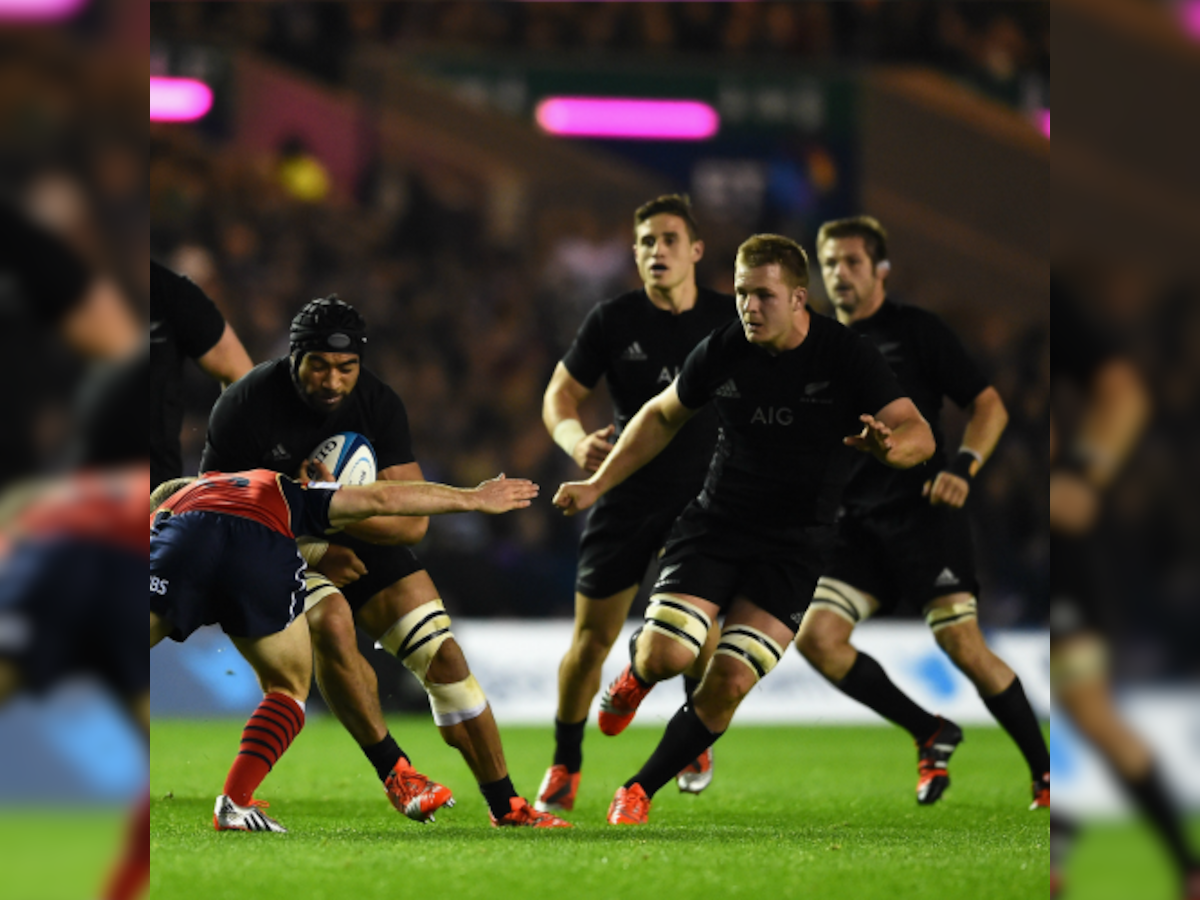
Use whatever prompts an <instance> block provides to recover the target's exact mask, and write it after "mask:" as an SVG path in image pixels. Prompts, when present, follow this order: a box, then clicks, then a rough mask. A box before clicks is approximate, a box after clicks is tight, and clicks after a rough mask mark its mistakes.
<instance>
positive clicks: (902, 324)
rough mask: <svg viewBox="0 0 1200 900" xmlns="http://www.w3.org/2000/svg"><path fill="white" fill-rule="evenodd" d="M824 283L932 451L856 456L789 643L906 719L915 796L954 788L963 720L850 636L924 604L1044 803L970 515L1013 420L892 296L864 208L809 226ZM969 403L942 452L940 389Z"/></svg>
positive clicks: (947, 335)
mask: <svg viewBox="0 0 1200 900" xmlns="http://www.w3.org/2000/svg"><path fill="white" fill-rule="evenodd" d="M817 254H818V261H819V263H820V266H821V277H822V278H823V279H824V281H825V289H826V291H827V292H828V294H829V296H830V298H831V299H832V301H833V306H834V310H835V312H836V314H837V318H838V321H839V322H841V323H842V324H843V325H845V326H847V327H848V328H850V330H851V331H853V332H855V333H856V334H860V335H862V336H863V337H864V338H866V339H867V340H868V341H870V342H871V343H872V344H874V345H875V347H876V348H877V349H878V350H879V352H880V353H881V354H882V355H883V358H884V359H885V360H887V362H888V365H890V366H891V368H892V371H893V372H895V373H896V378H897V379H899V381H900V386H901V387H902V388H903V389H904V391H905V393H907V394H908V395H909V396H910V397H912V398H913V401H914V402H915V403H916V404H917V408H918V409H920V410H921V414H922V415H923V416H925V418H926V419H927V420H928V421H929V423H930V425H931V427H932V428H933V434H934V437H935V439H936V440H937V444H938V449H937V450H936V451H935V452H934V455H933V456H932V457H931V458H930V459H928V460H927V461H926V462H924V463H922V464H921V465H919V466H914V467H913V468H911V469H907V470H904V471H897V470H895V469H889V468H887V467H886V466H880V465H877V464H876V463H874V462H873V461H872V460H869V459H865V458H864V459H860V461H859V463H858V465H857V468H856V470H855V472H854V475H853V477H852V478H851V479H850V483H849V484H848V485H847V486H846V492H845V494H844V496H843V499H842V504H843V508H844V514H843V515H842V516H841V517H840V518H839V521H838V536H837V541H836V543H835V545H834V553H833V558H832V560H831V563H830V566H829V568H828V569H827V570H826V572H825V574H824V575H823V576H822V578H821V580H820V581H819V582H818V583H817V590H816V593H815V594H814V595H813V601H812V604H811V606H809V609H808V612H807V613H806V614H805V616H804V622H803V623H802V624H801V626H800V632H799V634H797V636H796V646H797V647H798V648H799V650H800V652H801V653H802V654H803V655H804V657H805V658H806V659H807V660H808V661H809V662H810V663H812V665H813V666H814V667H815V668H816V669H817V671H819V672H820V673H821V674H822V675H824V676H825V677H826V678H827V679H828V680H829V681H830V683H832V684H833V685H834V686H835V687H837V688H838V689H839V690H841V691H842V692H843V693H845V694H847V695H848V696H850V697H853V698H854V699H855V700H857V701H859V702H860V703H862V704H864V705H866V706H869V707H870V708H871V709H873V710H875V712H877V713H879V714H880V715H881V716H884V717H885V718H888V719H890V720H891V721H893V722H895V723H896V724H898V725H900V726H901V727H903V728H905V729H906V730H907V731H908V732H909V733H910V734H911V735H912V736H913V739H914V740H915V741H916V744H917V748H918V750H917V757H918V758H917V802H918V803H921V804H931V803H935V802H937V800H938V799H939V798H940V797H941V796H942V794H943V793H944V792H945V790H946V788H947V787H949V785H950V775H949V773H948V770H947V763H948V761H949V759H950V755H951V754H952V753H953V752H954V750H955V748H956V747H957V746H958V745H959V743H960V742H961V741H962V739H963V737H962V731H961V729H959V727H958V726H957V725H956V724H955V723H953V722H951V721H948V720H946V719H943V718H941V717H940V716H935V715H933V714H932V713H930V712H927V711H926V710H924V709H922V708H921V707H920V706H918V705H917V704H916V703H915V702H913V700H912V699H910V698H909V697H908V696H907V695H906V694H905V693H904V692H902V691H901V690H900V689H899V688H898V687H896V685H895V684H893V683H892V681H891V679H890V678H888V676H887V674H886V673H885V672H884V670H883V668H882V667H881V666H880V665H879V663H878V662H877V661H876V660H875V659H874V658H872V657H871V656H868V655H867V654H866V653H863V652H861V651H859V650H857V649H855V647H854V646H853V645H852V644H851V643H850V636H851V635H852V634H853V632H854V628H855V626H856V625H858V624H859V623H860V622H862V621H864V620H866V619H867V618H869V617H870V616H872V615H875V614H876V613H879V612H888V611H891V610H892V609H893V608H894V607H895V606H896V605H897V604H898V603H900V602H901V601H908V602H909V603H911V604H913V605H914V606H916V607H919V608H920V609H921V610H922V612H923V613H924V615H925V620H926V622H928V624H929V626H930V628H931V629H932V630H933V636H934V638H935V639H936V640H937V643H938V645H939V646H940V647H941V648H942V649H943V650H944V651H945V652H946V654H947V655H948V656H949V657H950V659H951V660H952V661H953V662H954V664H955V666H957V667H958V668H959V670H961V671H962V672H963V674H964V675H966V676H967V677H968V678H969V679H970V680H971V682H972V684H974V685H975V688H976V690H978V692H979V696H980V697H981V698H982V699H983V702H984V704H985V705H986V706H987V708H988V710H989V711H990V712H991V713H992V715H993V716H995V717H996V720H997V721H998V722H999V723H1000V724H1001V725H1002V726H1003V727H1004V729H1005V730H1006V731H1007V732H1008V733H1009V735H1011V737H1012V739H1013V741H1015V742H1016V744H1017V746H1018V747H1019V748H1020V750H1021V753H1022V754H1023V755H1024V757H1025V761H1026V762H1027V763H1028V765H1029V770H1030V778H1031V781H1032V783H1033V801H1034V807H1035V808H1038V807H1048V806H1049V805H1050V781H1049V779H1050V756H1049V753H1048V752H1047V750H1046V741H1045V739H1044V738H1043V736H1042V732H1041V727H1040V726H1039V724H1038V720H1037V716H1036V715H1035V714H1034V712H1033V709H1032V708H1031V707H1030V705H1029V700H1028V699H1027V698H1026V696H1025V691H1024V689H1023V688H1022V686H1021V680H1020V679H1019V678H1017V676H1016V675H1015V674H1014V673H1013V671H1012V669H1010V668H1009V667H1008V665H1007V664H1006V663H1005V662H1004V661H1003V660H1002V659H1000V657H998V656H996V654H995V653H993V652H992V651H991V649H990V648H989V647H988V645H987V642H986V641H985V640H984V637H983V633H982V632H981V631H980V629H979V623H978V621H977V620H976V603H977V599H976V598H977V597H978V594H979V582H978V580H977V579H976V577H975V560H974V552H973V548H972V545H971V532H970V523H969V522H968V521H967V519H966V513H965V512H964V511H963V507H964V505H965V504H966V501H967V497H968V495H969V494H970V490H971V480H972V479H973V478H974V477H975V475H976V474H977V473H978V471H979V468H980V466H982V465H983V464H984V463H985V462H986V461H987V459H988V458H989V457H990V456H991V455H992V451H993V450H994V449H995V447H996V442H997V441H998V440H999V439H1000V435H1001V434H1002V433H1003V431H1004V428H1005V426H1006V425H1007V424H1008V413H1007V412H1006V411H1005V408H1004V402H1003V401H1002V400H1001V399H1000V394H999V393H998V392H997V391H996V389H995V388H994V387H992V386H991V385H989V384H988V382H987V379H986V378H985V377H984V375H983V373H982V372H980V371H979V369H978V367H977V366H976V365H975V363H974V362H973V361H972V360H971V358H970V357H969V356H968V355H967V352H966V350H965V349H964V348H963V346H962V343H961V342H960V341H959V340H958V338H957V337H955V335H954V333H953V332H952V331H950V329H949V328H947V327H946V325H945V323H943V322H942V320H941V319H939V318H938V317H937V316H935V315H934V314H933V313H931V312H928V311H926V310H923V309H917V308H916V307H913V306H906V305H904V304H901V303H897V302H896V301H894V300H893V299H891V298H889V297H888V296H887V291H886V287H885V278H886V276H887V273H888V270H889V268H890V265H891V264H890V262H889V261H888V252H887V232H886V231H885V230H884V228H883V227H882V226H881V225H880V224H879V222H877V221H876V220H875V219H873V218H871V217H870V216H856V217H853V218H849V219H838V220H836V221H833V222H826V223H825V224H824V225H822V226H821V228H820V230H819V231H818V232H817ZM943 397H949V398H950V399H951V400H953V401H954V402H955V404H957V405H958V406H959V407H960V408H963V409H967V410H969V412H970V419H969V420H968V422H967V425H966V429H965V431H964V433H963V438H962V444H961V445H960V446H959V448H958V451H957V452H956V453H955V454H954V455H953V456H952V457H950V456H948V454H947V453H946V451H945V437H944V435H943V434H942V429H941V425H940V421H939V420H940V418H941V409H942V398H943Z"/></svg>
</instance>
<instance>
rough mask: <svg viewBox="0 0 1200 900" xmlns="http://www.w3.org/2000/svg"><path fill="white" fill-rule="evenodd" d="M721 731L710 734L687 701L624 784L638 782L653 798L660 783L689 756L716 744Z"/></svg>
mask: <svg viewBox="0 0 1200 900" xmlns="http://www.w3.org/2000/svg"><path fill="white" fill-rule="evenodd" d="M724 733H725V732H723V731H722V732H718V733H717V734H713V732H711V731H709V730H708V728H706V727H705V725H704V723H703V722H701V721H700V717H699V716H698V715H696V711H695V710H694V709H692V704H691V703H685V704H684V705H683V706H681V707H680V708H679V712H677V713H675V715H674V716H672V717H671V721H670V722H668V723H667V730H666V731H665V732H664V733H663V736H662V740H661V741H659V742H658V746H657V747H655V748H654V752H653V753H651V754H650V758H649V759H648V760H646V764H645V765H644V766H642V768H641V771H639V772H638V773H637V774H636V775H634V776H633V777H632V778H630V779H629V780H628V781H627V782H625V787H632V786H633V785H635V784H640V785H641V786H642V790H644V791H645V792H646V796H647V797H653V796H654V795H655V794H656V793H657V792H658V790H659V788H661V787H662V786H663V785H664V784H666V783H667V782H668V781H670V780H671V779H672V778H674V777H675V776H676V775H678V774H679V772H680V770H682V769H683V767H684V766H686V765H687V764H688V763H690V762H691V761H692V760H693V759H695V758H696V757H697V756H699V755H700V754H701V753H703V752H704V751H705V750H707V749H708V748H709V747H711V746H712V745H713V744H714V743H716V740H717V738H719V737H720V736H721V735H722V734H724Z"/></svg>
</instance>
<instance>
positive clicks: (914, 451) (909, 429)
mask: <svg viewBox="0 0 1200 900" xmlns="http://www.w3.org/2000/svg"><path fill="white" fill-rule="evenodd" d="M936 447H937V444H936V442H935V441H934V439H933V431H932V429H930V427H929V423H928V422H926V421H925V419H924V417H922V416H920V415H918V416H917V418H915V419H907V420H905V421H903V422H901V423H900V424H899V425H897V426H896V427H895V428H893V429H892V446H891V448H890V449H889V450H888V451H887V453H886V455H884V456H882V457H880V458H879V459H880V462H882V463H884V464H885V465H888V466H891V467H892V468H893V469H911V468H912V467H913V466H915V465H919V464H920V463H923V462H925V460H927V459H929V457H931V456H933V451H934V450H935V449H936Z"/></svg>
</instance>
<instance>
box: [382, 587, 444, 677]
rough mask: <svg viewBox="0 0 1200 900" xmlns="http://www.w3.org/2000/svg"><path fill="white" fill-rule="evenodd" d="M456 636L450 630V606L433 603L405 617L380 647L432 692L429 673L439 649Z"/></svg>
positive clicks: (385, 636)
mask: <svg viewBox="0 0 1200 900" xmlns="http://www.w3.org/2000/svg"><path fill="white" fill-rule="evenodd" d="M452 637H454V634H453V633H452V632H451V631H450V616H449V615H448V614H447V613H446V607H444V606H443V605H442V601H441V600H430V601H429V602H428V603H422V604H421V605H420V606H418V607H417V608H416V609H414V610H412V611H411V612H409V613H408V614H407V615H405V616H402V617H401V618H400V620H399V621H398V622H396V624H395V625H393V626H392V627H391V628H389V629H388V630H387V633H386V634H384V636H383V637H381V638H380V639H379V646H380V647H382V648H383V649H384V650H386V651H387V652H388V653H390V654H392V656H394V657H396V659H398V660H400V662H402V663H404V665H405V667H406V668H407V669H408V670H409V671H410V672H412V673H413V674H414V675H416V676H417V680H418V681H420V682H421V684H423V685H425V689H426V690H428V689H429V684H428V683H427V682H426V680H425V674H426V673H427V672H428V671H429V666H430V664H431V663H432V662H433V657H434V656H435V655H436V654H437V651H438V647H440V646H442V644H444V643H445V642H446V641H448V640H450V638H452Z"/></svg>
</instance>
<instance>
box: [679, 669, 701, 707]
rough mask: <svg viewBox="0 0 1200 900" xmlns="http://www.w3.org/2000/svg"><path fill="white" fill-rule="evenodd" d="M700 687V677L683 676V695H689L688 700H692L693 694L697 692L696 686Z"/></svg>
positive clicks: (689, 701)
mask: <svg viewBox="0 0 1200 900" xmlns="http://www.w3.org/2000/svg"><path fill="white" fill-rule="evenodd" d="M698 687H700V679H699V678H693V677H692V676H691V675H684V676H683V695H684V696H685V697H687V702H688V703H691V702H692V696H693V695H694V694H695V693H696V688H698Z"/></svg>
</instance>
